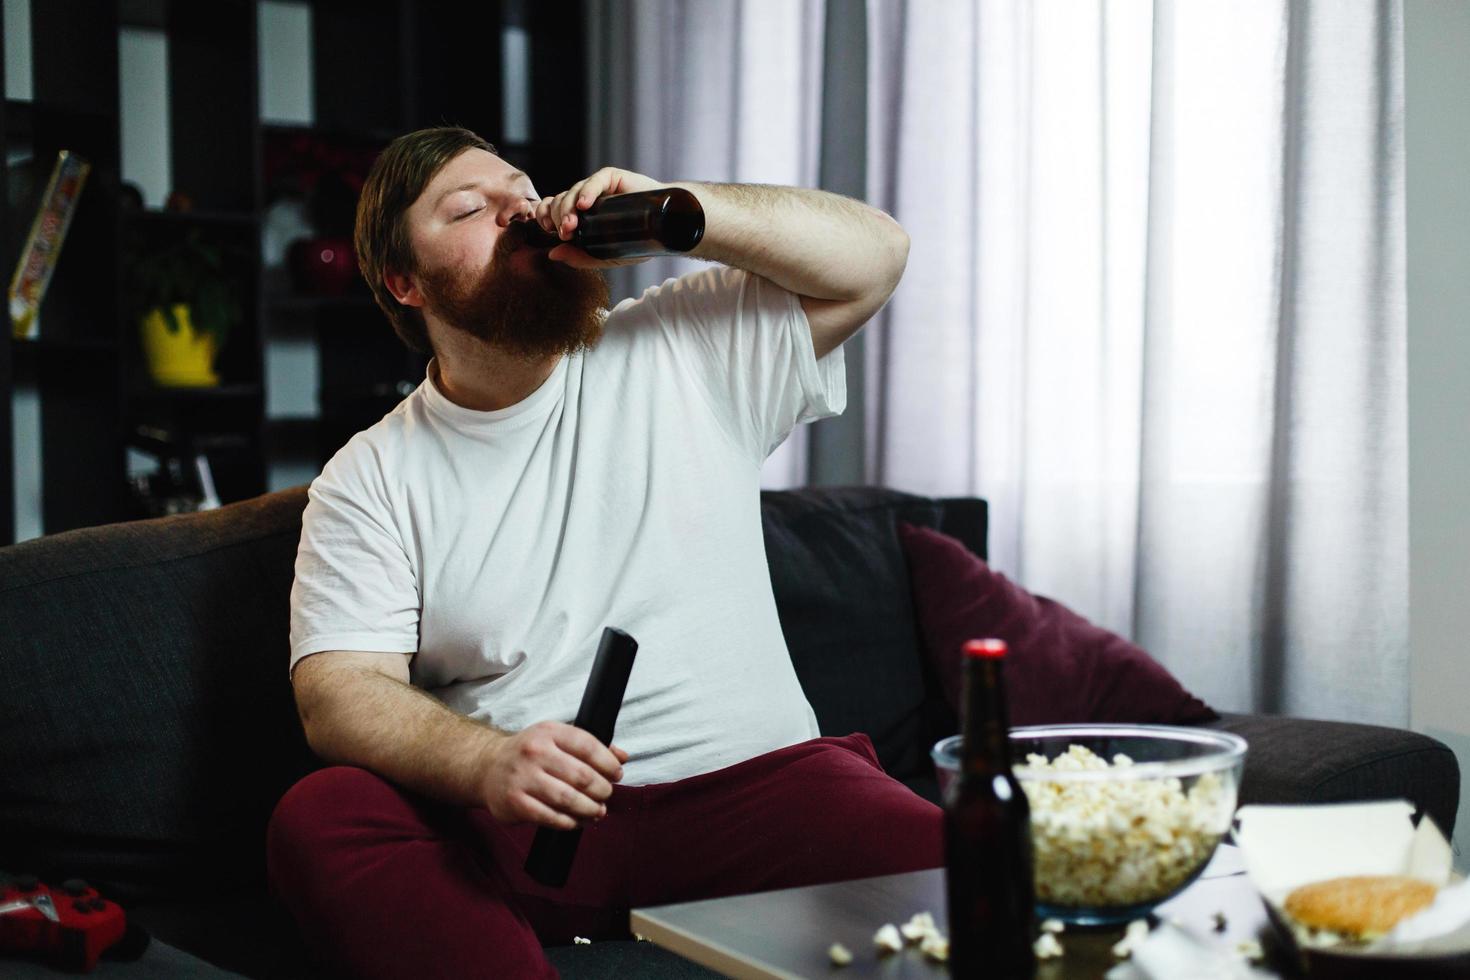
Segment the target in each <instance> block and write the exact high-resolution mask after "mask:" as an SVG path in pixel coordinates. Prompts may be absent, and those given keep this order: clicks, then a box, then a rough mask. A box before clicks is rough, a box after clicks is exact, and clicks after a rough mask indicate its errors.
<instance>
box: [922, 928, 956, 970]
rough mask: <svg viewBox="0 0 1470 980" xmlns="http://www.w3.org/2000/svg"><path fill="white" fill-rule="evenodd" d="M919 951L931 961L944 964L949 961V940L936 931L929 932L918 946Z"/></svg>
mask: <svg viewBox="0 0 1470 980" xmlns="http://www.w3.org/2000/svg"><path fill="white" fill-rule="evenodd" d="M919 951H920V952H921V953H923V954H924V955H925V956H927V957H929V958H930V959H931V960H935V961H937V962H939V963H943V962H946V961H947V960H948V959H949V940H948V939H945V938H944V936H943V935H941V934H940V933H939V932H938V931H935V932H931V933H929V934H928V935H926V936H925V937H924V941H923V942H921V943H920V944H919Z"/></svg>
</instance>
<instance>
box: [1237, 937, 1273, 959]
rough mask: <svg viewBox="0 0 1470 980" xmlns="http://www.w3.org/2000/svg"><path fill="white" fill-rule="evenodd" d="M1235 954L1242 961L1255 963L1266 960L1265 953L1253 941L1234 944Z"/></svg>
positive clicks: (1246, 940) (1248, 940) (1245, 940)
mask: <svg viewBox="0 0 1470 980" xmlns="http://www.w3.org/2000/svg"><path fill="white" fill-rule="evenodd" d="M1235 953H1236V955H1237V956H1240V957H1243V958H1244V959H1247V960H1250V961H1251V962H1256V961H1258V960H1263V959H1265V958H1266V951H1265V950H1263V949H1261V944H1260V943H1259V942H1257V941H1256V940H1254V939H1242V940H1241V941H1240V942H1238V943H1236V944H1235Z"/></svg>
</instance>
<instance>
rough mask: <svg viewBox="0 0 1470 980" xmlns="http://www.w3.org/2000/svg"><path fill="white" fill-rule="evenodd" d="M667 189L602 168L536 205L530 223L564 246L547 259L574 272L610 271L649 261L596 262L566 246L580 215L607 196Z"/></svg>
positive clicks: (636, 176) (625, 172) (647, 179)
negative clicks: (586, 270)
mask: <svg viewBox="0 0 1470 980" xmlns="http://www.w3.org/2000/svg"><path fill="white" fill-rule="evenodd" d="M665 186H667V185H665V184H661V183H659V182H658V181H656V180H654V179H653V178H652V177H647V176H644V175H643V174H640V173H634V172H633V171H631V170H619V169H617V168H616V167H603V168H602V169H601V170H599V171H597V172H596V173H594V174H592V175H591V176H590V177H586V178H584V179H582V180H579V181H577V182H576V183H575V184H573V185H572V186H571V187H569V188H567V189H566V190H564V191H562V192H561V193H560V194H557V195H556V196H555V197H543V198H542V199H541V200H539V201H537V202H536V210H535V212H534V213H533V214H532V215H531V219H532V220H533V221H535V222H536V223H537V224H539V225H540V226H541V227H542V228H544V229H546V230H547V231H548V232H550V233H551V234H553V235H556V236H557V237H558V238H560V239H561V240H562V242H563V244H561V245H557V246H555V247H553V248H552V249H551V251H549V252H547V253H546V257H547V258H549V259H551V260H553V261H556V262H565V263H566V264H567V265H569V266H571V267H572V268H574V269H607V268H612V267H613V266H619V265H635V264H637V263H639V262H645V261H647V257H642V258H634V259H596V258H593V257H592V256H591V255H588V254H587V253H586V252H585V251H583V250H582V249H580V248H578V247H577V246H575V245H569V244H566V241H567V239H569V238H571V237H572V233H573V232H575V231H576V230H577V222H578V220H579V214H578V212H581V211H586V210H587V209H588V208H590V207H591V206H592V205H593V202H595V201H596V200H597V199H598V198H600V197H603V196H604V195H612V194H631V193H633V192H635V191H651V190H653V189H654V188H657V187H665Z"/></svg>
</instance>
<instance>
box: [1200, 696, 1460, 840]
mask: <svg viewBox="0 0 1470 980" xmlns="http://www.w3.org/2000/svg"><path fill="white" fill-rule="evenodd" d="M1200 727H1202V728H1217V729H1221V730H1224V731H1228V732H1234V733H1235V734H1237V735H1239V736H1241V737H1242V738H1244V739H1245V740H1246V741H1247V742H1249V743H1250V752H1249V754H1248V755H1247V756H1246V761H1245V780H1244V782H1243V784H1242V786H1241V788H1240V803H1241V804H1247V803H1343V802H1349V801H1355V800H1382V799H1398V798H1403V799H1407V800H1411V801H1412V802H1413V803H1414V805H1415V806H1416V807H1418V808H1419V810H1421V811H1422V812H1424V813H1428V814H1429V815H1430V816H1432V817H1433V818H1434V822H1435V823H1436V824H1438V825H1439V827H1440V829H1441V830H1443V831H1444V833H1445V836H1446V837H1448V836H1450V834H1452V833H1453V832H1454V829H1455V816H1456V811H1457V810H1458V809H1459V805H1460V766H1459V763H1458V762H1457V761H1456V760H1455V754H1454V753H1453V752H1451V751H1450V749H1449V747H1448V746H1446V745H1445V744H1444V743H1443V742H1440V741H1437V740H1436V739H1433V738H1430V737H1429V736H1427V735H1420V734H1419V733H1417V732H1411V731H1406V730H1404V729H1401V728H1385V727H1382V726H1378V725H1357V724H1352V723H1349V722H1340V721H1312V720H1308V719H1304V718H1282V717H1276V716H1270V715H1231V714H1224V715H1221V717H1220V720H1218V721H1213V722H1206V723H1205V724H1204V725H1202V726H1200Z"/></svg>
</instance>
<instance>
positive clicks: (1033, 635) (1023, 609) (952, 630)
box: [899, 523, 1217, 725]
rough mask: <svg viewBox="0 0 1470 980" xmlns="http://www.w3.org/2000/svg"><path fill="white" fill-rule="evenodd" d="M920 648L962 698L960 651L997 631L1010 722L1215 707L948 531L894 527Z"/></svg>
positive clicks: (1135, 716)
mask: <svg viewBox="0 0 1470 980" xmlns="http://www.w3.org/2000/svg"><path fill="white" fill-rule="evenodd" d="M899 537H900V540H901V541H902V543H903V549H904V552H905V554H906V555H907V557H908V561H909V568H910V572H911V576H912V580H913V589H914V596H915V601H916V603H917V605H918V617H919V626H920V629H921V631H922V633H923V637H924V650H925V654H926V656H927V657H928V658H929V660H930V662H931V664H932V665H933V669H934V672H935V674H936V675H937V676H938V678H939V682H940V685H941V687H942V688H943V690H944V694H945V697H946V699H947V700H948V702H949V705H950V707H951V708H952V709H954V711H955V712H956V713H957V714H958V712H959V711H960V700H961V698H962V696H963V695H962V691H961V684H960V667H961V664H960V648H961V646H962V644H963V643H964V642H965V641H966V640H969V639H973V638H981V637H996V638H999V639H1002V640H1005V641H1006V643H1007V644H1008V645H1009V647H1010V655H1009V656H1008V657H1007V659H1006V694H1007V697H1008V700H1009V704H1010V712H1011V724H1013V725H1044V724H1053V723H1059V722H1155V723H1164V724H1189V723H1191V722H1199V721H1208V720H1211V719H1213V718H1215V717H1217V715H1216V714H1215V712H1214V710H1212V709H1211V708H1210V707H1208V706H1207V705H1206V704H1204V702H1202V701H1200V700H1199V699H1198V698H1196V697H1195V696H1194V695H1192V694H1190V693H1189V692H1188V691H1186V690H1185V689H1184V688H1183V686H1181V685H1180V683H1179V682H1178V681H1177V680H1175V679H1174V677H1173V675H1171V674H1170V673H1169V672H1168V671H1167V670H1165V669H1164V667H1163V665H1161V664H1160V663H1158V662H1157V661H1155V660H1154V659H1153V658H1152V657H1150V656H1149V655H1148V654H1147V653H1145V652H1144V651H1143V649H1141V648H1140V647H1137V646H1135V645H1134V644H1132V643H1129V642H1128V641H1127V640H1125V639H1123V638H1122V637H1120V636H1118V635H1116V634H1114V633H1110V632H1108V631H1107V630H1105V629H1102V628H1101V627H1099V626H1094V625H1093V624H1092V623H1089V622H1088V621H1087V620H1086V619H1084V618H1083V617H1081V616H1079V615H1077V614H1076V613H1075V612H1073V611H1072V610H1070V609H1068V608H1067V607H1066V606H1063V605H1062V604H1061V603H1058V602H1054V601H1053V600H1051V599H1047V598H1045V597H1043V596H1036V595H1032V594H1031V593H1030V592H1027V591H1026V590H1025V589H1023V588H1021V587H1020V586H1019V585H1016V584H1015V583H1014V582H1011V581H1010V580H1009V579H1007V578H1006V577H1005V576H1004V575H1002V574H1001V573H999V572H997V571H994V570H993V569H991V568H990V566H989V565H987V564H986V563H985V562H984V561H983V560H982V559H980V558H977V557H976V556H975V555H974V554H972V553H971V552H970V551H969V550H968V549H966V547H965V546H964V545H963V544H962V543H961V542H959V541H957V540H955V539H954V538H952V537H950V536H948V535H946V534H943V533H941V532H939V531H935V530H933V529H931V528H925V527H916V526H914V525H913V524H909V523H902V524H900V525H899Z"/></svg>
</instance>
